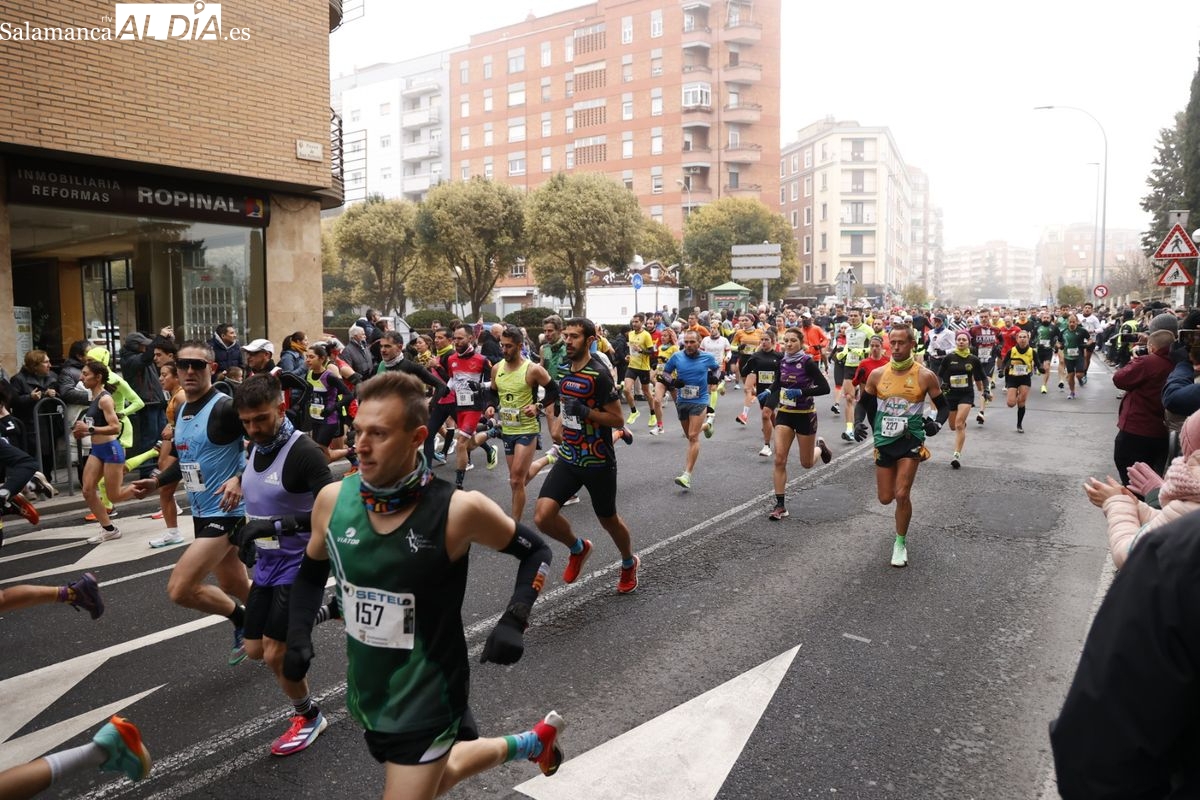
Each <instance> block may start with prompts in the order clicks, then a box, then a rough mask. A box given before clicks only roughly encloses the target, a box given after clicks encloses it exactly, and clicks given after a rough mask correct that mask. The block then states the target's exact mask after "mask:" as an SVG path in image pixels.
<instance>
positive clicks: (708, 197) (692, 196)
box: [679, 184, 713, 208]
mask: <svg viewBox="0 0 1200 800" xmlns="http://www.w3.org/2000/svg"><path fill="white" fill-rule="evenodd" d="M679 194H680V198H679V200H680V205H682V206H683V207H684V208H695V207H696V206H699V205H703V204H704V203H711V202H712V199H713V192H712V188H711V187H709V186H700V185H699V184H697V185H695V186H693V187H692V190H691V191H690V192H689V191H688V190H687V189H684V188H681V189H680V190H679Z"/></svg>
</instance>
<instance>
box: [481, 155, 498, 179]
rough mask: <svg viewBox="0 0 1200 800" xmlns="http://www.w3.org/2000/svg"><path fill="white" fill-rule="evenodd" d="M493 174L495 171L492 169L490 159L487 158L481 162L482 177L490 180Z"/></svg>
mask: <svg viewBox="0 0 1200 800" xmlns="http://www.w3.org/2000/svg"><path fill="white" fill-rule="evenodd" d="M495 174H496V173H495V171H494V170H493V169H492V160H491V159H490V158H489V159H488V160H487V161H485V162H483V177H484V179H485V180H489V181H490V180H491V179H492V177H493V176H494V175H495Z"/></svg>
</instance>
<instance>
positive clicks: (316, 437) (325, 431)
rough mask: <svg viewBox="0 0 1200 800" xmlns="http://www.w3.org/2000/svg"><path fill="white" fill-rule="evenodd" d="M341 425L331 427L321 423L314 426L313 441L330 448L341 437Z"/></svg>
mask: <svg viewBox="0 0 1200 800" xmlns="http://www.w3.org/2000/svg"><path fill="white" fill-rule="evenodd" d="M341 431H342V426H341V425H329V424H326V423H323V422H319V423H317V424H316V425H314V426H313V430H312V438H313V441H314V442H316V443H317V444H319V445H321V446H322V447H329V445H331V444H333V440H334V439H336V438H337V437H338V436H340V435H341Z"/></svg>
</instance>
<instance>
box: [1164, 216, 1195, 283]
mask: <svg viewBox="0 0 1200 800" xmlns="http://www.w3.org/2000/svg"><path fill="white" fill-rule="evenodd" d="M1197 256H1200V250H1197V249H1196V245H1194V244H1192V239H1191V237H1189V236H1188V235H1187V231H1185V230H1184V229H1183V226H1182V225H1180V224H1179V223H1175V224H1174V225H1172V226H1171V232H1170V233H1168V234H1167V238H1165V239H1163V243H1162V244H1160V245H1159V246H1158V249H1157V250H1155V251H1154V257H1155V258H1196V257H1197ZM1168 269H1169V267H1168ZM1188 284H1191V281H1190V280H1189V281H1188ZM1163 285H1183V284H1163Z"/></svg>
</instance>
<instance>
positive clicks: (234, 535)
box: [229, 519, 277, 567]
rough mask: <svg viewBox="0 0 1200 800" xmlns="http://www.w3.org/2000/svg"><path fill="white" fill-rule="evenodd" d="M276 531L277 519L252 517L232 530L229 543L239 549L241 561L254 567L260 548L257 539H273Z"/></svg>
mask: <svg viewBox="0 0 1200 800" xmlns="http://www.w3.org/2000/svg"><path fill="white" fill-rule="evenodd" d="M276 533H277V531H276V530H275V520H273V519H250V520H246V522H244V523H243V524H242V525H240V526H238V527H237V528H235V529H234V530H232V531H230V533H229V543H230V544H232V545H233V546H234V547H236V548H237V549H238V561H241V562H242V563H243V564H245V565H246V566H247V567H253V566H254V562H255V560H257V558H258V548H257V547H256V546H255V544H254V542H255V540H256V539H273V538H274V537H275V535H276Z"/></svg>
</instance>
